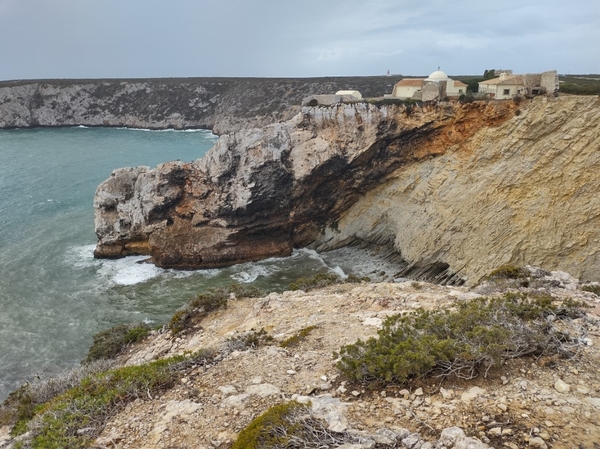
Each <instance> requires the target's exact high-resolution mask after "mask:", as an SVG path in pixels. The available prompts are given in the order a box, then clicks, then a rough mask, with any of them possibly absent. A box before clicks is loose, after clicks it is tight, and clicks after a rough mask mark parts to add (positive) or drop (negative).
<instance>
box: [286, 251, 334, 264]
mask: <svg viewBox="0 0 600 449" xmlns="http://www.w3.org/2000/svg"><path fill="white" fill-rule="evenodd" d="M294 255H296V257H302V256H304V257H308V258H309V259H313V260H316V261H318V262H320V263H321V264H322V265H323V266H327V264H326V263H325V261H324V260H323V257H321V255H320V254H319V253H318V252H316V251H315V250H314V249H308V248H301V249H297V250H294V253H293V254H292V256H294Z"/></svg>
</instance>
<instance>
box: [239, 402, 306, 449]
mask: <svg viewBox="0 0 600 449" xmlns="http://www.w3.org/2000/svg"><path fill="white" fill-rule="evenodd" d="M298 411H302V412H308V409H307V407H306V406H305V405H303V404H300V403H299V402H296V401H291V402H286V403H283V404H278V405H275V406H273V407H271V408H270V409H269V410H267V411H266V412H264V413H263V414H262V415H260V416H258V417H256V418H254V419H253V420H252V421H250V424H248V425H247V426H246V428H245V429H244V430H242V431H241V432H240V434H239V435H238V438H237V440H236V441H235V442H234V443H233V445H232V446H231V449H266V448H269V447H275V446H280V447H281V446H283V447H285V445H287V443H289V440H290V436H291V435H294V434H296V433H298V432H299V431H300V430H301V429H300V425H299V424H298V423H293V422H291V420H290V418H291V417H292V416H294V415H295V414H296V413H297V412H298ZM280 429H284V432H281V430H280Z"/></svg>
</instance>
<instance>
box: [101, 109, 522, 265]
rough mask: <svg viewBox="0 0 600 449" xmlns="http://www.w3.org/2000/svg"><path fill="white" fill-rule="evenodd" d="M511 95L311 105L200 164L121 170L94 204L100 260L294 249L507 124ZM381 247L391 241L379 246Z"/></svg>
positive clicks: (246, 257)
mask: <svg viewBox="0 0 600 449" xmlns="http://www.w3.org/2000/svg"><path fill="white" fill-rule="evenodd" d="M514 108H515V105H514V104H513V103H508V102H495V103H471V104H468V105H460V104H444V105H430V106H423V107H414V106H412V105H403V104H399V105H388V106H380V107H377V106H373V105H370V104H368V103H358V104H349V105H336V106H333V107H325V108H323V107H317V108H308V107H307V108H304V109H303V110H302V112H301V113H300V114H298V115H297V116H296V117H294V119H292V120H290V121H288V122H285V123H278V124H274V125H271V126H268V127H265V128H262V129H249V130H243V131H240V132H238V133H234V134H231V135H225V136H222V137H221V138H220V139H219V141H218V142H217V144H216V145H215V147H214V148H212V149H211V150H210V151H209V152H208V153H207V155H206V156H205V157H204V158H203V159H201V160H198V161H195V162H193V163H189V164H185V163H182V162H169V163H166V164H162V165H160V166H158V167H157V168H156V169H153V170H151V169H149V168H148V167H138V168H135V169H132V168H126V169H119V170H116V171H114V172H113V174H112V175H111V178H110V179H108V180H107V181H106V182H104V183H103V184H101V185H100V186H99V187H98V190H97V192H96V197H95V200H94V207H95V211H96V233H97V235H98V238H99V242H98V246H97V248H96V255H97V256H98V257H118V256H123V255H127V254H140V253H142V254H150V255H151V256H152V260H153V261H154V262H155V263H156V264H158V265H160V266H165V267H178V268H198V267H200V268H206V267H216V266H224V265H230V264H233V263H238V262H244V261H252V260H258V259H261V258H265V257H270V256H282V255H288V254H290V253H291V251H292V248H293V247H299V246H306V245H309V244H311V243H313V242H314V241H315V240H317V239H319V238H320V237H321V236H322V234H323V232H324V230H325V228H326V227H327V226H329V227H330V228H335V226H336V223H337V222H338V218H339V217H340V216H341V214H342V213H343V212H345V211H346V210H348V208H350V207H351V206H352V205H353V204H354V203H356V202H357V201H358V200H359V198H360V197H361V196H362V195H364V194H365V193H367V192H368V191H369V190H371V189H373V188H375V187H376V186H378V185H379V184H381V183H382V182H383V180H384V179H385V177H386V176H387V175H388V174H389V173H391V172H393V171H394V170H396V169H397V168H399V167H401V166H403V165H406V164H410V163H415V162H416V161H420V160H424V159H428V158H430V157H434V156H436V155H440V154H443V153H444V152H445V151H446V150H447V148H448V147H449V145H450V144H456V143H458V142H461V141H463V140H464V139H466V138H468V137H469V136H470V135H472V134H473V133H474V132H475V131H476V130H477V129H479V128H480V127H485V126H490V125H492V124H494V123H497V122H502V121H504V120H507V119H508V117H510V116H512V115H513V109H514ZM380 243H381V242H380Z"/></svg>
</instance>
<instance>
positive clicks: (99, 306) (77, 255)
mask: <svg viewBox="0 0 600 449" xmlns="http://www.w3.org/2000/svg"><path fill="white" fill-rule="evenodd" d="M215 140H216V137H215V136H214V135H213V134H212V133H211V132H210V131H206V130H197V131H148V130H131V129H115V128H84V127H78V128H60V129H49V128H45V129H32V130H0V161H1V162H0V400H3V399H4V398H5V397H6V396H7V395H8V393H10V392H11V391H13V390H14V389H15V388H17V387H18V386H19V385H21V384H22V383H24V382H26V381H28V380H30V379H32V378H34V377H35V376H49V375H52V374H57V373H59V372H61V371H64V370H66V369H69V368H72V367H74V366H76V365H77V364H79V362H80V360H82V359H83V358H84V357H85V355H86V353H87V350H88V348H89V346H90V344H91V342H92V336H93V334H95V333H97V332H99V331H101V330H104V329H107V328H109V327H111V326H114V325H117V324H121V323H128V322H141V321H144V322H146V323H151V324H152V325H160V324H163V323H165V322H167V321H168V320H169V318H170V317H171V315H172V314H173V313H174V312H175V310H176V309H177V308H178V307H180V306H181V305H182V304H183V303H184V302H185V301H186V300H188V299H189V298H191V297H192V296H194V295H196V294H198V293H199V292H200V291H202V290H205V289H207V288H210V287H213V286H219V285H227V284H230V283H232V282H242V283H254V284H255V285H257V286H259V287H261V288H264V289H265V290H270V291H273V290H275V291H282V290H284V289H285V288H286V287H287V286H288V285H289V283H290V282H293V281H294V280H296V279H297V278H298V277H300V276H310V275H312V274H315V273H317V272H327V271H334V272H337V273H338V274H340V275H347V274H349V273H356V274H360V275H364V274H369V273H370V272H372V271H373V270H376V271H378V272H386V273H392V272H393V270H394V267H393V266H391V265H390V264H387V263H386V262H385V261H384V260H381V259H378V258H377V257H371V256H370V255H369V254H367V253H364V252H360V251H361V250H356V249H343V250H338V251H334V252H331V253H326V254H321V255H320V254H317V253H316V252H314V251H310V250H298V251H295V252H294V253H293V254H292V256H290V257H287V258H271V259H267V260H264V261H260V262H255V263H246V264H240V265H236V266H233V267H229V268H223V269H212V270H197V271H176V270H165V269H160V268H157V267H155V266H153V265H149V264H140V263H138V262H140V261H141V260H143V259H145V257H128V258H125V259H117V260H97V259H94V258H93V250H94V246H95V242H96V237H95V235H94V212H93V208H92V200H93V196H94V191H95V189H96V187H97V186H98V184H100V183H101V182H102V181H103V180H105V179H106V178H108V177H109V175H110V173H111V171H112V170H113V169H115V168H118V167H125V166H137V165H149V166H155V165H157V164H159V163H161V162H166V161H169V160H175V159H179V160H182V161H192V160H195V159H197V158H200V157H202V156H203V155H204V154H205V153H206V151H208V149H209V148H210V147H211V146H212V145H213V144H214V142H215Z"/></svg>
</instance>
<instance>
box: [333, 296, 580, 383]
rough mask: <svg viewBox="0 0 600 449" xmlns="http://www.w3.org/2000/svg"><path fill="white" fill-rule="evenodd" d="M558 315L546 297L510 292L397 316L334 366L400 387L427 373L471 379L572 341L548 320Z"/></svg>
mask: <svg viewBox="0 0 600 449" xmlns="http://www.w3.org/2000/svg"><path fill="white" fill-rule="evenodd" d="M570 307H571V306H570V305H569V304H563V305H562V308H560V310H566V309H569V308H570ZM558 312H559V307H558V306H555V305H554V304H553V303H552V298H550V297H549V296H537V297H535V296H534V297H528V296H527V295H525V294H513V293H509V294H505V295H504V296H502V297H499V298H478V299H475V300H473V301H469V302H464V303H458V304H456V307H455V309H453V310H448V309H444V310H434V311H428V310H417V311H414V312H412V313H408V314H406V315H395V316H392V317H389V318H388V319H387V320H386V321H385V322H384V324H383V327H382V329H381V330H380V331H379V332H378V338H370V339H368V340H366V341H361V340H359V341H358V342H356V343H355V344H352V345H347V346H344V347H342V348H341V350H340V354H339V357H340V359H339V361H338V363H337V366H338V368H339V369H340V370H341V371H342V372H343V373H344V374H345V375H347V376H348V377H350V378H352V379H354V380H358V381H361V382H374V383H392V382H393V383H403V382H405V381H407V380H409V379H412V378H416V377H423V376H426V375H429V374H435V375H439V376H449V375H456V376H459V377H462V378H467V379H469V378H473V377H475V376H477V375H478V373H479V370H480V369H481V368H483V369H485V370H486V372H487V370H488V369H489V368H490V367H492V366H495V365H496V366H497V365H499V364H500V363H502V361H503V360H505V359H508V358H514V357H519V356H522V355H528V354H538V355H540V354H547V353H556V352H558V351H559V350H560V351H562V350H563V348H562V346H563V345H564V344H565V343H567V342H569V341H571V339H570V337H569V336H568V335H567V334H565V333H561V332H559V331H558V330H557V329H556V328H555V327H554V326H553V324H552V321H551V320H547V319H546V317H547V316H549V315H553V316H555V317H560V316H562V315H563V314H562V312H561V313H558ZM336 356H338V354H336Z"/></svg>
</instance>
